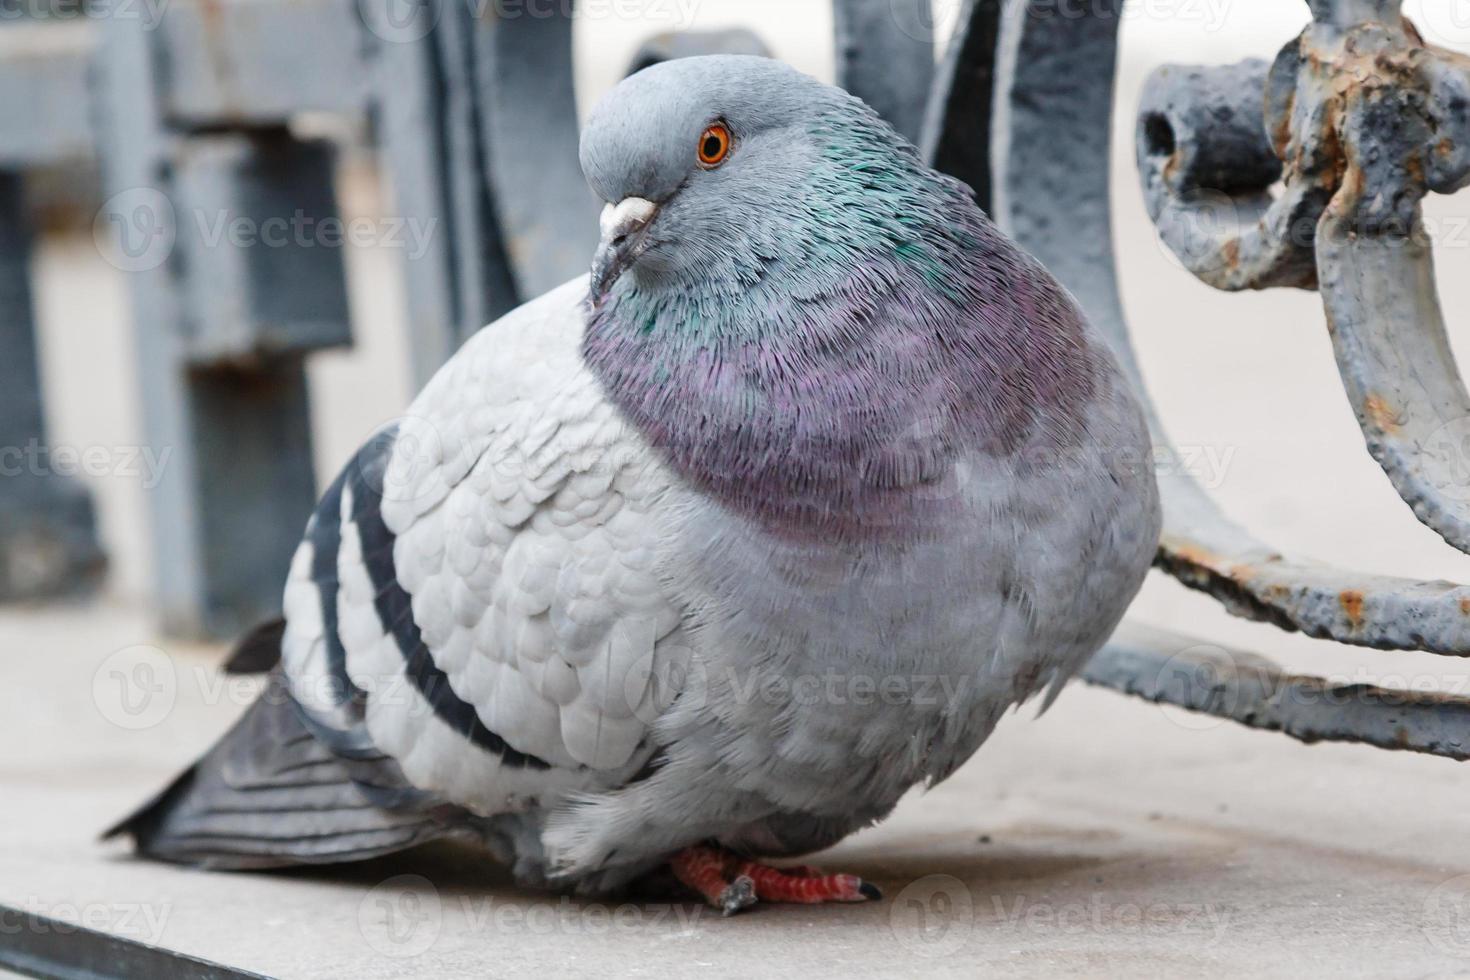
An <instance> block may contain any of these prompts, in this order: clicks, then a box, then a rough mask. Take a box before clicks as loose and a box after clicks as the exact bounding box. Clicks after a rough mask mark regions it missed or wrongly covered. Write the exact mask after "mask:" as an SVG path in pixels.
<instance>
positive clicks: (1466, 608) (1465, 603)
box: [1460, 596, 1470, 616]
mask: <svg viewBox="0 0 1470 980" xmlns="http://www.w3.org/2000/svg"><path fill="white" fill-rule="evenodd" d="M1460 613H1461V614H1462V615H1465V616H1470V596H1466V597H1465V598H1463V599H1461V600H1460Z"/></svg>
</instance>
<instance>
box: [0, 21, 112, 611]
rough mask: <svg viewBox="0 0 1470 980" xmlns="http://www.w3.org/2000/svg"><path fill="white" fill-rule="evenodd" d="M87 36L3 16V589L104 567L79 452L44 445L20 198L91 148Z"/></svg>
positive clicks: (80, 576) (67, 583)
mask: <svg viewBox="0 0 1470 980" xmlns="http://www.w3.org/2000/svg"><path fill="white" fill-rule="evenodd" d="M88 44H89V38H88V36H87V34H86V32H85V31H84V30H78V29H77V27H76V25H51V24H23V25H8V26H7V27H6V30H5V33H4V35H3V36H0V92H4V93H5V98H4V99H0V351H4V354H5V356H4V357H3V358H0V599H29V598H37V597H41V596H49V595H57V594H64V593H68V592H73V591H77V590H81V589H85V588H88V587H90V586H92V585H94V584H95V582H96V580H97V578H98V577H99V573H100V572H101V570H102V567H103V565H104V559H103V555H102V551H101V549H100V547H99V545H98V543H97V531H96V521H95V518H94V515H93V512H92V502H91V498H90V496H89V495H88V493H87V491H86V489H85V487H84V486H83V485H82V484H81V483H80V482H79V481H78V480H77V479H75V477H74V476H73V475H71V474H70V472H69V471H70V470H71V469H72V468H73V467H74V466H75V464H76V462H77V460H72V459H59V458H57V457H55V456H53V454H52V451H51V447H50V446H49V445H48V443H47V438H46V423H45V412H44V402H43V394H44V393H43V390H42V386H41V379H40V372H39V366H38V364H37V350H36V324H35V313H34V302H33V295H32V291H31V273H32V270H31V261H32V241H31V232H30V228H29V216H28V215H27V214H26V208H25V202H24V184H25V178H24V174H25V172H26V171H27V170H30V169H32V168H35V167H42V166H51V165H56V164H60V163H64V162H74V161H76V160H78V159H81V158H83V157H85V156H86V154H87V152H88V150H89V148H90V144H91V131H90V128H89V126H88V122H87V113H86V106H87V100H86V89H85V86H84V85H83V81H82V80H83V77H84V72H85V65H86V58H87V51H88ZM71 451H73V452H79V451H80V447H73V448H72V450H71Z"/></svg>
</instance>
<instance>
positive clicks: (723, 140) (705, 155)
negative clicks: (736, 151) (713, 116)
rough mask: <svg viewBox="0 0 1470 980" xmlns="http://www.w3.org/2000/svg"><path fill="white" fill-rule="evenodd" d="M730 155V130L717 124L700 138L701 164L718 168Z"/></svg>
mask: <svg viewBox="0 0 1470 980" xmlns="http://www.w3.org/2000/svg"><path fill="white" fill-rule="evenodd" d="M729 155H730V130H728V129H726V128H725V127H724V126H722V125H720V124H719V123H716V124H715V125H713V126H711V127H710V128H709V129H706V130H705V131H704V133H703V134H702V135H701V136H700V137H699V162H700V163H701V164H702V165H704V166H706V167H718V166H719V165H720V164H722V163H724V162H725V158H726V157H727V156H729Z"/></svg>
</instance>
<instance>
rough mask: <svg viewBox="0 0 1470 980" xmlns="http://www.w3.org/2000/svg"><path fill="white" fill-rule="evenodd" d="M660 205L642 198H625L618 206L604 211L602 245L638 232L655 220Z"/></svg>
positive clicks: (608, 207)
mask: <svg viewBox="0 0 1470 980" xmlns="http://www.w3.org/2000/svg"><path fill="white" fill-rule="evenodd" d="M657 211H658V205H657V204H654V203H653V202H652V201H649V200H645V199H644V198H641V197H625V198H623V199H622V200H621V201H619V202H618V203H617V204H609V205H608V206H607V207H605V208H603V209H602V218H601V222H600V223H601V226H602V243H603V244H604V245H607V244H610V243H611V242H612V240H613V239H614V238H617V237H618V236H619V235H626V234H628V233H629V232H630V231H636V230H637V229H639V228H642V227H643V226H644V225H646V224H648V223H649V222H650V221H652V220H653V216H654V213H655V212H657Z"/></svg>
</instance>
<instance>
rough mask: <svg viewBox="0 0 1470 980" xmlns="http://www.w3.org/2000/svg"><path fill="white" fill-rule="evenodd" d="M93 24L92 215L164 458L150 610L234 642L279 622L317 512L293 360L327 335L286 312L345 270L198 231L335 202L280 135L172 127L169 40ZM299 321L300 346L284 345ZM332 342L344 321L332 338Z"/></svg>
mask: <svg viewBox="0 0 1470 980" xmlns="http://www.w3.org/2000/svg"><path fill="white" fill-rule="evenodd" d="M100 30H101V40H102V43H101V49H100V51H99V60H98V71H97V80H98V85H97V88H96V89H95V91H94V93H93V94H94V100H95V102H96V104H97V106H98V118H99V120H101V122H102V128H101V132H100V147H101V157H102V162H103V169H104V178H105V182H106V185H107V188H108V192H109V194H110V195H111V197H110V198H109V201H108V203H107V205H106V206H105V208H104V216H103V220H104V222H105V223H107V224H109V225H110V226H111V227H112V228H113V230H114V231H115V232H116V234H117V236H118V245H119V250H118V251H117V252H115V253H114V255H113V258H114V261H116V262H118V264H119V266H120V268H122V269H123V271H124V272H125V274H126V275H127V276H128V278H129V285H130V287H131V296H132V305H133V322H134V330H135V333H136V337H137V344H138V351H139V356H138V365H139V371H140V375H141V377H140V381H141V385H142V394H143V411H144V422H145V428H146V432H147V438H148V440H149V442H150V444H151V445H152V447H153V448H154V449H155V451H160V452H161V451H162V450H164V449H165V448H166V449H168V451H169V452H171V454H172V455H171V457H170V465H169V466H167V467H165V468H164V470H163V472H162V474H161V478H160V481H159V483H158V485H157V486H156V487H154V488H153V489H152V490H151V492H150V493H149V495H148V500H149V504H150V512H151V517H152V542H153V565H154V586H155V598H156V602H157V605H158V607H159V612H160V614H161V616H162V619H163V622H164V625H165V627H166V628H167V629H169V630H170V631H172V632H176V633H184V634H198V633H204V634H213V635H229V634H234V633H238V632H239V631H241V630H243V629H245V628H248V627H249V626H251V625H254V623H256V622H258V621H260V620H261V619H264V618H269V617H270V616H273V615H275V614H276V613H277V611H278V609H279V605H280V583H281V582H282V581H283V580H284V576H285V573H286V570H287V568H288V567H289V564H290V557H291V554H292V552H293V551H294V549H295V546H296V544H297V542H298V541H299V539H300V534H301V529H302V527H303V526H304V524H305V520H306V518H307V516H308V515H309V513H310V511H311V508H312V505H313V504H314V502H315V497H316V491H315V486H314V477H313V460H312V453H311V442H310V431H311V427H310V419H309V413H308V407H307V399H306V387H305V384H306V383H305V375H304V369H303V365H302V361H301V354H302V353H304V351H305V350H307V349H310V348H312V347H314V346H317V345H318V343H319V342H321V341H322V336H320V335H311V334H313V331H314V330H316V329H317V328H318V326H319V324H320V321H318V320H316V319H314V318H313V317H311V316H309V315H308V316H305V317H302V316H299V315H296V314H298V313H299V312H300V311H301V310H302V309H305V308H309V307H310V305H311V304H313V303H318V302H319V301H320V300H321V299H322V297H331V296H333V295H337V291H338V290H340V289H341V283H340V281H338V282H333V281H331V280H332V269H331V265H332V263H333V262H335V263H336V269H335V274H336V276H337V277H338V278H340V275H341V268H340V265H341V258H340V254H337V255H329V256H324V257H325V258H326V260H327V261H326V264H325V265H323V264H321V259H312V258H302V257H301V256H299V255H294V256H293V255H292V254H290V253H291V252H292V250H293V249H294V248H295V247H296V246H295V241H294V239H289V236H288V239H289V240H288V241H287V242H286V244H285V245H282V246H279V247H277V246H272V245H270V244H265V243H263V240H261V241H254V242H243V243H242V242H234V241H231V240H229V239H223V240H219V241H215V242H213V243H212V244H211V243H210V242H209V241H204V240H201V236H206V235H208V234H209V230H208V226H209V225H211V224H213V225H215V227H216V230H218V224H219V222H221V221H223V222H227V223H228V222H231V221H233V220H235V219H237V218H244V219H247V220H248V221H249V223H250V226H251V227H252V228H254V229H263V228H264V225H263V219H264V218H265V217H268V216H270V217H280V218H285V219H287V220H289V219H290V218H291V217H292V215H291V214H284V215H281V214H277V213H276V212H279V211H281V210H283V209H286V208H289V207H290V206H291V205H293V204H295V203H298V202H297V200H296V199H295V198H293V197H291V195H289V194H288V195H286V196H284V197H282V196H279V194H280V193H281V192H282V189H283V188H285V187H291V186H294V187H297V188H298V189H299V188H300V187H302V186H308V192H306V197H305V198H304V199H302V200H300V202H299V203H300V204H301V206H302V207H303V208H304V209H306V210H307V211H308V213H310V212H311V211H312V210H313V209H314V210H315V211H316V212H320V211H322V210H323V209H324V206H323V204H322V197H323V193H325V194H326V196H327V197H328V198H329V197H330V192H329V191H326V192H323V191H322V190H321V189H320V187H317V188H315V189H310V188H309V185H311V184H312V183H313V182H314V181H315V182H316V183H318V184H319V183H320V180H321V179H322V176H323V174H322V169H323V168H322V167H321V166H320V165H319V161H315V160H314V158H312V157H311V154H310V153H309V152H304V153H303V152H298V151H297V150H296V149H295V148H294V147H293V144H292V143H291V141H290V139H289V137H288V136H286V135H285V132H284V130H283V129H280V128H279V127H277V128H275V129H268V130H263V131H262V130H252V131H247V132H246V133H243V134H240V135H237V136H232V137H225V136H222V135H219V134H209V135H204V136H188V135H185V134H183V133H180V132H179V131H177V130H175V129H174V128H172V127H171V126H170V125H169V124H168V122H167V120H166V119H165V115H164V103H163V102H162V101H161V99H160V97H159V93H160V86H161V80H160V79H161V73H162V70H163V69H162V66H163V65H164V64H165V62H166V61H167V57H166V56H167V54H168V51H167V49H166V44H167V40H166V37H165V35H163V34H159V33H155V32H149V31H146V30H143V29H142V28H141V27H140V25H138V24H137V23H134V22H129V21H123V20H111V21H105V22H103V23H102V24H101V25H100ZM278 122H279V121H278ZM221 150H222V151H223V152H220V151H221ZM191 153H194V154H196V155H195V156H192V157H191ZM181 175H182V177H183V179H182V180H181ZM191 175H192V176H191ZM273 180H274V181H275V182H276V183H277V184H279V185H281V186H278V187H275V188H274V190H273V189H272V188H271V186H270V185H271V183H272V181H273ZM181 189H182V190H181ZM293 193H294V192H293ZM273 195H274V196H273ZM328 210H330V209H328ZM316 216H317V217H321V216H322V215H321V214H319V213H318V214H317V215H316ZM267 249H275V250H274V251H270V252H269V253H268V252H267V251H265V250H267ZM297 261H299V262H300V263H302V269H298V270H297V272H301V271H303V270H305V271H310V270H311V269H315V270H316V273H317V274H316V275H314V276H312V279H313V281H312V282H309V283H299V282H295V281H294V280H292V279H291V276H290V275H285V276H282V274H281V269H282V268H283V267H290V266H292V265H293V264H294V263H295V262H297ZM222 270H233V271H230V272H225V271H222ZM201 276H203V277H205V279H204V280H203V281H200V280H199V278H198V277H201ZM292 286H295V287H297V288H294V289H288V288H287V287H292ZM227 290H228V291H230V292H227ZM338 299H339V301H340V300H341V297H340V296H338ZM297 301H299V302H297ZM301 304H306V305H305V306H303V305H301ZM339 305H341V306H344V307H345V303H340V304H339ZM339 312H340V311H339V310H336V309H334V310H333V311H331V315H333V316H335V315H337V314H338V313H339ZM303 323H304V324H306V325H307V329H306V333H307V334H308V335H310V336H285V335H284V334H283V331H290V330H292V329H293V325H294V326H295V327H299V326H300V325H301V324H303ZM344 335H345V325H342V326H341V327H340V328H338V329H335V330H333V329H331V328H330V327H329V328H327V336H328V338H339V337H341V336H344Z"/></svg>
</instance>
